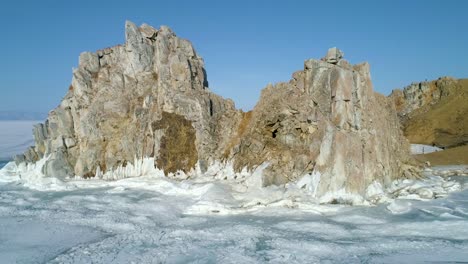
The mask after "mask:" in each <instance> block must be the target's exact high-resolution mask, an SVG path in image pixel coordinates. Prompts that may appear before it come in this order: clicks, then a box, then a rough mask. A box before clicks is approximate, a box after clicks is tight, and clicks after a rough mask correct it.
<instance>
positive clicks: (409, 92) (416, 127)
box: [390, 77, 468, 165]
mask: <svg viewBox="0 0 468 264" xmlns="http://www.w3.org/2000/svg"><path fill="white" fill-rule="evenodd" d="M390 98H392V99H393V101H394V103H395V106H396V109H397V112H398V115H399V118H400V121H401V125H402V129H403V131H404V134H405V136H406V137H407V138H408V140H409V141H410V142H411V143H413V144H425V145H433V146H437V147H442V148H445V149H446V150H444V151H440V152H434V153H430V154H421V155H416V156H415V157H416V159H418V160H420V161H429V162H431V164H433V165H449V164H468V79H458V80H457V79H453V78H450V77H442V78H439V79H437V80H434V81H429V82H420V83H413V84H411V85H409V86H407V87H405V88H404V89H403V90H394V91H393V92H392V94H391V95H390Z"/></svg>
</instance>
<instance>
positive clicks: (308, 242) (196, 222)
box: [0, 160, 468, 263]
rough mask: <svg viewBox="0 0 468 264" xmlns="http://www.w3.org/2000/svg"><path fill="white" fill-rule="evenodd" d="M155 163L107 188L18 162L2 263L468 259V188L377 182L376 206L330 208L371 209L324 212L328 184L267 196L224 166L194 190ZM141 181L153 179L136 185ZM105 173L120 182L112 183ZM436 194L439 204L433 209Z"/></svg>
mask: <svg viewBox="0 0 468 264" xmlns="http://www.w3.org/2000/svg"><path fill="white" fill-rule="evenodd" d="M150 161H151V160H146V161H145V160H137V162H135V163H134V164H132V165H131V166H127V168H133V169H132V170H130V169H127V171H125V172H124V171H122V170H121V169H117V170H116V171H117V172H118V171H119V170H120V172H118V173H117V172H114V173H109V172H108V173H102V175H101V177H102V178H101V179H97V178H95V179H81V178H72V179H66V180H58V179H56V178H52V177H43V175H42V174H41V173H40V169H39V167H40V164H38V165H39V166H30V167H29V168H26V167H20V168H17V167H16V165H15V164H14V163H9V164H8V165H7V166H6V167H5V168H4V169H2V170H0V237H2V239H3V241H4V242H5V243H2V244H0V255H1V256H2V259H3V260H5V261H7V262H22V263H30V262H35V261H38V262H50V263H91V262H93V263H109V262H112V263H132V262H133V263H154V262H162V263H187V262H188V263H193V262H197V263H220V262H222V263H239V262H242V263H266V262H268V263H284V262H288V263H311V262H312V263H314V262H320V263H323V262H332V263H336V262H346V263H362V262H379V263H395V262H398V263H409V262H412V263H414V262H424V261H455V262H456V261H464V260H466V259H468V253H467V252H468V242H467V241H468V231H467V230H468V221H467V220H468V204H467V203H466V200H467V199H468V192H467V190H466V188H467V187H468V184H467V180H468V178H467V177H462V176H460V177H455V176H453V177H452V178H451V179H448V178H447V177H445V178H443V177H439V176H430V175H427V176H428V178H427V179H425V180H420V181H409V180H405V181H401V182H395V183H394V185H393V186H392V187H390V188H389V189H387V190H384V189H383V188H382V187H381V186H380V185H379V184H377V183H376V184H372V185H371V186H370V187H369V188H368V190H367V194H368V196H369V197H366V199H367V201H366V200H365V199H364V198H363V197H360V198H356V197H353V199H354V200H353V199H351V198H350V197H348V196H347V195H346V192H343V193H337V194H330V195H329V197H328V198H327V199H335V202H344V203H349V202H350V201H351V200H352V201H353V202H355V203H360V204H361V205H364V206H348V205H344V204H320V203H321V202H323V201H324V200H321V199H325V198H323V197H321V198H317V197H314V184H316V183H317V181H318V176H317V175H309V176H306V177H304V178H302V179H301V180H299V181H298V182H296V183H290V184H287V185H285V186H281V187H277V186H270V187H266V188H262V187H260V186H259V185H258V181H257V182H255V181H254V180H253V179H255V177H253V175H250V176H251V177H247V176H245V177H246V178H248V179H252V181H250V182H243V180H242V178H243V177H242V175H241V174H238V175H237V177H235V176H236V175H234V174H232V173H231V172H230V169H229V166H224V167H223V166H221V165H218V166H216V167H215V166H214V167H212V168H210V169H209V170H208V172H207V173H206V174H203V175H196V172H193V174H192V175H190V178H189V179H185V180H183V179H170V178H168V177H165V176H163V174H162V172H161V171H158V170H156V169H154V167H153V168H151V167H149V168H148V167H146V166H145V164H148V162H150ZM459 169H461V170H464V169H466V168H465V167H461V168H459ZM259 170H261V168H259ZM444 170H447V168H444ZM137 172H145V173H147V175H144V176H137V177H128V178H125V177H126V176H135V173H137ZM119 173H120V174H119ZM245 173H247V172H245ZM257 173H258V171H257ZM428 173H432V172H428ZM106 174H107V175H108V176H112V177H111V178H112V179H113V180H106V179H104V178H105V177H106V176H105V175H106ZM132 174H133V175H132ZM252 174H255V172H254V173H252ZM20 175H21V176H20ZM117 175H120V176H117ZM257 175H259V174H257ZM179 176H180V177H181V178H182V176H183V175H179ZM119 177H120V179H118V178H119ZM452 191H455V192H452ZM429 192H432V193H433V194H434V197H437V198H439V199H423V196H424V195H427V194H428V193H429ZM451 192H452V193H451ZM340 195H341V196H340ZM331 197H333V198H331ZM340 197H341V198H340ZM340 199H341V200H340ZM326 202H330V201H326Z"/></svg>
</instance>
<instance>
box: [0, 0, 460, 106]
mask: <svg viewBox="0 0 468 264" xmlns="http://www.w3.org/2000/svg"><path fill="white" fill-rule="evenodd" d="M7 2H8V3H7ZM127 19H128V20H131V21H134V22H135V23H137V24H141V23H144V22H146V23H148V24H150V25H152V26H154V27H159V26H160V25H168V26H170V27H171V28H172V29H173V30H174V31H175V32H176V34H177V35H178V36H180V37H183V38H186V39H189V40H191V41H192V43H193V44H194V46H195V48H196V50H197V52H198V53H199V54H200V55H201V56H202V57H203V58H204V59H205V65H206V69H207V73H208V80H209V82H210V88H211V90H213V91H215V92H216V93H219V94H221V95H222V96H224V97H229V98H232V99H234V101H235V102H236V105H237V106H238V107H241V108H243V109H244V110H247V109H250V108H252V107H253V106H254V104H255V102H256V101H257V99H258V96H259V93H260V90H261V89H262V88H263V87H265V86H266V85H267V84H268V83H275V82H279V81H288V80H289V78H290V76H291V74H292V73H293V72H294V71H297V70H301V69H302V67H303V61H304V60H305V59H308V58H321V57H323V55H324V54H325V53H326V51H327V49H328V48H329V47H333V46H337V47H339V48H340V49H342V50H343V51H344V52H345V57H346V58H347V59H348V60H349V61H350V62H351V63H358V62H361V61H368V62H369V63H370V64H371V74H372V78H373V82H374V87H375V89H376V90H377V91H379V92H381V93H384V94H388V93H389V92H390V91H391V90H392V89H394V88H399V87H403V86H405V85H407V84H409V83H411V82H413V81H422V80H425V79H435V78H438V77H439V76H444V75H449V76H454V77H458V78H463V77H464V78H466V77H468V50H467V48H468V33H467V32H468V1H449V0H445V1H320V2H319V1H201V0H200V1H182V0H179V1H169V0H164V1H154V0H153V1H128V0H127V1H97V0H96V1H3V2H2V3H1V4H0V22H1V24H2V25H3V27H2V31H1V33H0V34H1V40H0V89H1V93H0V111H6V110H9V111H11V110H14V111H19V110H21V111H44V112H47V111H49V110H50V109H52V108H54V107H55V106H57V105H58V104H59V102H60V100H61V98H62V97H63V96H64V95H65V93H66V91H67V89H68V86H69V84H70V81H71V77H72V67H76V66H77V63H78V56H79V54H80V53H81V52H82V51H95V50H97V49H101V48H104V47H109V46H113V45H116V44H119V43H123V42H124V23H125V20H127Z"/></svg>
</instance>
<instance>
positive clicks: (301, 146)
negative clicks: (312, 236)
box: [230, 50, 410, 195]
mask: <svg viewBox="0 0 468 264" xmlns="http://www.w3.org/2000/svg"><path fill="white" fill-rule="evenodd" d="M336 54H339V56H337V55H336ZM341 54H342V52H341V51H339V50H338V51H333V50H331V51H329V52H328V55H327V57H325V58H324V59H323V60H312V59H311V60H307V61H305V65H304V70H303V71H299V72H296V73H294V74H293V78H292V80H291V81H290V82H289V83H279V84H276V85H274V86H271V85H270V86H268V87H267V88H265V89H264V90H263V91H262V94H261V97H260V101H259V103H258V104H257V106H256V107H255V108H254V110H253V111H252V113H251V114H250V115H249V116H247V117H246V118H248V119H249V121H248V125H247V127H246V128H244V129H242V135H240V136H239V138H240V139H239V144H237V145H236V146H235V147H234V148H233V149H232V150H231V154H230V158H231V159H232V160H234V162H235V167H236V168H237V169H241V168H243V167H244V166H247V167H255V166H257V165H258V164H261V163H263V162H269V163H270V166H269V167H268V168H267V169H266V171H265V172H264V184H282V183H286V182H288V181H291V180H295V179H297V178H298V177H300V176H302V175H304V174H305V173H313V172H318V173H319V174H320V175H321V180H320V186H319V188H318V195H321V194H323V193H324V192H327V191H337V190H340V189H345V190H347V191H351V192H358V193H362V192H363V191H364V188H365V187H367V186H368V185H369V184H370V183H371V182H372V181H374V180H377V181H380V182H383V183H388V182H390V181H391V180H393V179H395V178H396V177H399V176H401V175H402V173H403V169H404V167H405V165H404V164H406V163H409V162H410V160H409V158H408V154H407V153H408V145H407V142H406V140H405V139H404V137H403V135H402V133H401V131H400V129H399V123H398V118H397V116H396V112H395V107H394V105H393V104H392V102H391V101H390V100H387V98H385V97H384V96H382V95H380V94H377V93H375V92H373V90H372V89H373V88H372V83H371V79H370V72H369V65H368V64H367V63H363V64H359V65H355V66H351V65H350V64H349V63H348V62H347V61H345V60H343V59H341V56H342V55H341ZM330 55H331V56H330ZM330 57H332V58H333V59H332V60H331V61H330Z"/></svg>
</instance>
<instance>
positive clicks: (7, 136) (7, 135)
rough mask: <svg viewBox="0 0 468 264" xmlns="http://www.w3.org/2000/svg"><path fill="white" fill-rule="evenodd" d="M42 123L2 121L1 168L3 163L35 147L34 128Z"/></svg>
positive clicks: (0, 128)
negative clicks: (30, 147)
mask: <svg viewBox="0 0 468 264" xmlns="http://www.w3.org/2000/svg"><path fill="white" fill-rule="evenodd" d="M38 123H40V121H19V120H18V121H16V120H15V121H4V120H0V167H2V164H1V163H3V162H2V161H5V160H10V159H11V158H12V156H14V155H16V154H21V153H23V152H24V151H25V150H26V149H27V148H28V147H29V146H34V140H33V133H32V130H33V126H34V125H35V124H38Z"/></svg>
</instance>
